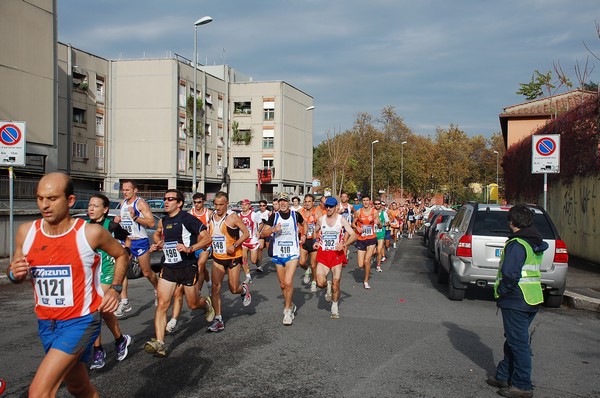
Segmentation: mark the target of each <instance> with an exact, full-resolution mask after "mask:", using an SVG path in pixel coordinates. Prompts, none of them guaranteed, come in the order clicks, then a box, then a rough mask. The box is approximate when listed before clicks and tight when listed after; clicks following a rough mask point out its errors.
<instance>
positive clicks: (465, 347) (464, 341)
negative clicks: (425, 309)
mask: <svg viewBox="0 0 600 398" xmlns="http://www.w3.org/2000/svg"><path fill="white" fill-rule="evenodd" d="M442 325H444V326H445V327H446V328H448V339H449V340H450V343H452V346H453V347H454V348H455V349H456V350H457V351H459V352H461V353H462V354H463V355H464V356H465V357H467V358H468V359H470V360H471V361H472V362H473V363H474V364H476V365H477V366H479V367H480V368H481V369H483V370H484V371H486V372H492V371H493V370H494V369H495V368H496V366H495V364H494V353H493V351H492V349H491V348H490V347H488V346H487V345H485V344H484V343H482V342H481V339H480V338H479V335H477V334H476V333H474V332H472V331H470V330H467V329H463V328H461V327H460V326H458V325H457V324H455V323H452V322H442Z"/></svg>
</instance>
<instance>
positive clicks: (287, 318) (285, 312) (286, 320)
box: [283, 309, 294, 326]
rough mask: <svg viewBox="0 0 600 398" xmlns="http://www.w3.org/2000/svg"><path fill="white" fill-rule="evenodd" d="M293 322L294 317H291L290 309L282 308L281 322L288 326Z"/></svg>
mask: <svg viewBox="0 0 600 398" xmlns="http://www.w3.org/2000/svg"><path fill="white" fill-rule="evenodd" d="M292 322H294V318H292V310H291V309H290V310H283V324H284V325H286V326H289V325H291V324H292Z"/></svg>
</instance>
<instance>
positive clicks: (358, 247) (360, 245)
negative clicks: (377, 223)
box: [355, 238, 377, 252]
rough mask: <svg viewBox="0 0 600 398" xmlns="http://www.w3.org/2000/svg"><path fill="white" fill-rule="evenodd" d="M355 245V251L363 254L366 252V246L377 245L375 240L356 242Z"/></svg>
mask: <svg viewBox="0 0 600 398" xmlns="http://www.w3.org/2000/svg"><path fill="white" fill-rule="evenodd" d="M355 245H356V250H360V251H362V252H365V251H367V247H368V246H375V245H377V238H373V239H367V240H357V241H356V244H355Z"/></svg>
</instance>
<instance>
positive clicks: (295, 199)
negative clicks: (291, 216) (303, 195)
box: [290, 196, 302, 211]
mask: <svg viewBox="0 0 600 398" xmlns="http://www.w3.org/2000/svg"><path fill="white" fill-rule="evenodd" d="M290 208H291V209H292V210H294V211H300V210H301V209H302V206H301V205H300V198H299V197H298V196H294V197H293V198H292V205H291V206H290Z"/></svg>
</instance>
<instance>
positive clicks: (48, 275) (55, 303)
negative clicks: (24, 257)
mask: <svg viewBox="0 0 600 398" xmlns="http://www.w3.org/2000/svg"><path fill="white" fill-rule="evenodd" d="M31 278H32V279H33V287H34V289H35V294H36V297H37V305H41V306H43V307H55V308H63V307H72V306H73V277H72V273H71V266H70V265H54V266H44V265H40V266H37V267H31Z"/></svg>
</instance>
